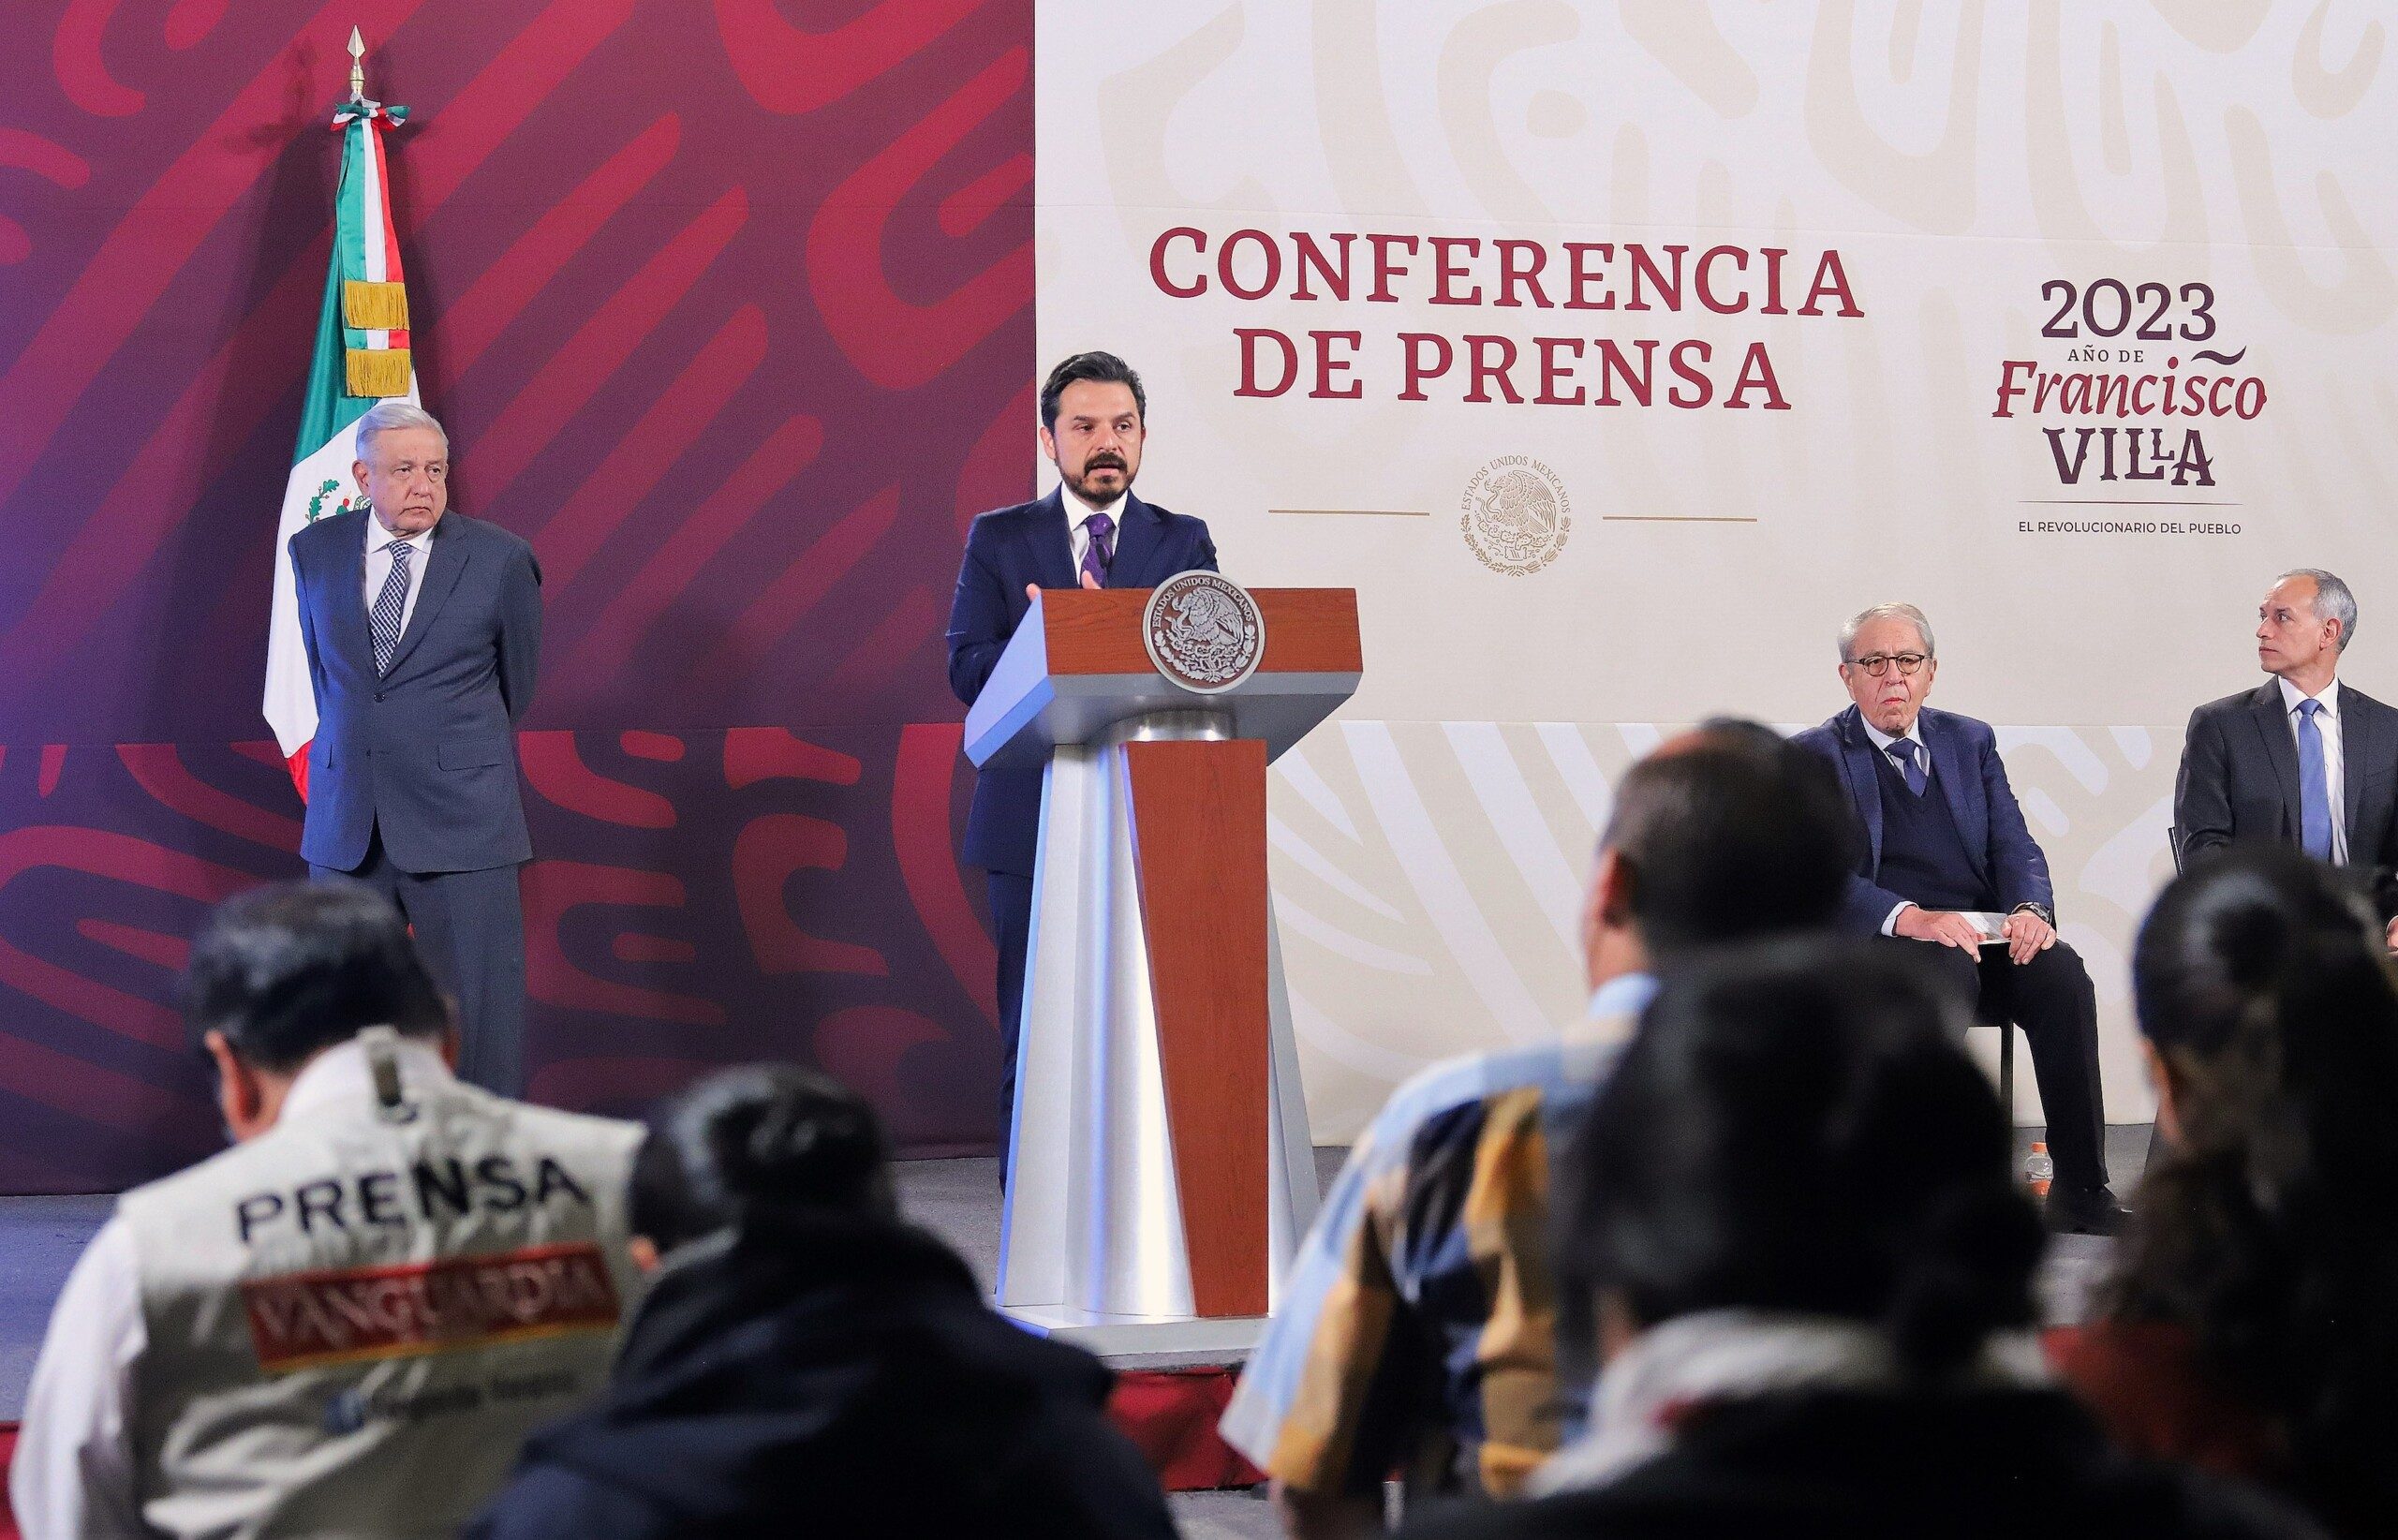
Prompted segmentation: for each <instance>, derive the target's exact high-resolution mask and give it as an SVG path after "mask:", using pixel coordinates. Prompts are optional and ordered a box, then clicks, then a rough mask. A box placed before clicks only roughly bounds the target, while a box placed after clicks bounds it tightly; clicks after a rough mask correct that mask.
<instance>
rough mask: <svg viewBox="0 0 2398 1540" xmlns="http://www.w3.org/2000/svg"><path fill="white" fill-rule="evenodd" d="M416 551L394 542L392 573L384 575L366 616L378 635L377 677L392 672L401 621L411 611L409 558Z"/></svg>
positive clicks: (376, 640) (404, 543)
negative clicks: (372, 607)
mask: <svg viewBox="0 0 2398 1540" xmlns="http://www.w3.org/2000/svg"><path fill="white" fill-rule="evenodd" d="M414 549H415V547H413V546H411V545H409V544H408V542H407V541H406V540H393V541H392V545H391V551H392V570H390V571H389V572H387V573H385V574H384V576H383V588H382V591H381V592H380V593H377V595H376V596H375V608H374V611H373V613H371V614H370V615H368V616H367V620H368V622H369V624H370V626H371V628H372V629H373V630H374V632H375V672H376V673H377V674H378V675H379V674H388V673H390V672H391V668H392V649H393V648H395V647H397V646H398V645H399V644H400V621H401V618H402V617H403V616H405V615H407V611H408V555H409V554H410V552H412V551H413V550H414Z"/></svg>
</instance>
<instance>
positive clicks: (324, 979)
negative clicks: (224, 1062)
mask: <svg viewBox="0 0 2398 1540" xmlns="http://www.w3.org/2000/svg"><path fill="white" fill-rule="evenodd" d="M183 1009H184V1019H185V1023H186V1024H187V1025H188V1027H189V1028H190V1030H191V1032H192V1034H193V1037H194V1038H195V1039H198V1038H200V1036H202V1035H203V1034H205V1033H207V1032H210V1031H216V1032H222V1033H223V1034H224V1035H225V1040H226V1043H227V1044H229V1046H230V1047H231V1048H232V1050H233V1052H234V1053H235V1054H236V1055H237V1056H239V1057H240V1058H241V1059H243V1060H244V1062H246V1063H249V1064H252V1065H255V1066H257V1067H258V1068H259V1069H261V1070H269V1071H274V1072H278V1073H288V1072H289V1071H292V1070H296V1069H298V1068H299V1067H300V1066H301V1065H303V1064H304V1063H306V1062H307V1061H308V1060H309V1059H313V1058H315V1057H316V1056H317V1055H318V1053H319V1052H321V1051H323V1050H324V1049H326V1048H329V1047H332V1046H333V1044H337V1043H344V1042H347V1041H348V1040H349V1039H350V1038H353V1037H355V1036H357V1035H358V1033H359V1031H360V1030H361V1029H363V1028H367V1027H376V1026H388V1027H394V1028H397V1029H399V1030H400V1031H401V1032H402V1033H404V1034H407V1035H408V1036H411V1037H438V1036H440V1034H441V1033H442V1031H443V1030H444V1029H447V1028H448V1026H449V1025H450V1014H449V1010H448V1008H447V1007H446V1006H445V1005H444V1004H443V1002H442V999H441V992H440V991H439V990H438V989H437V988H436V987H435V985H434V982H433V975H432V974H431V973H429V972H428V971H426V970H425V966H424V959H423V958H422V957H421V956H420V955H418V954H417V950H416V944H415V943H414V942H413V941H411V940H409V939H408V928H407V922H406V921H405V920H403V919H401V918H400V913H399V911H398V910H396V909H393V908H392V905H391V904H390V903H388V902H387V901H385V900H384V898H383V897H382V896H380V895H378V894H377V893H376V892H375V891H374V890H373V889H371V888H368V887H365V886H363V885H362V884H360V883H356V882H347V881H324V882H278V883H274V884H273V885H271V886H268V887H262V888H256V889H253V890H251V891H250V892H248V893H245V894H243V895H241V896H238V897H234V898H229V899H227V900H226V901H225V902H224V903H223V904H221V905H219V906H218V907H217V909H216V912H215V914H213V915H211V916H210V917H209V921H208V924H207V925H206V927H205V928H203V929H202V930H201V931H200V935H199V937H198V938H197V939H196V940H194V941H193V942H192V948H191V960H190V962H189V964H188V966H187V967H186V968H185V974H184V987H183Z"/></svg>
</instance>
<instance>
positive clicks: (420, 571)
mask: <svg viewBox="0 0 2398 1540" xmlns="http://www.w3.org/2000/svg"><path fill="white" fill-rule="evenodd" d="M440 531H441V526H440V525H439V523H436V524H435V525H434V526H433V527H432V528H431V529H428V530H426V531H425V532H424V533H423V534H422V535H394V534H392V532H391V531H390V530H388V529H386V528H384V527H383V521H382V520H380V519H378V518H377V517H376V516H375V515H374V514H373V513H371V512H370V513H368V514H367V515H366V591H365V599H366V614H367V615H368V617H369V621H370V625H371V622H372V618H373V616H374V614H375V600H377V598H379V597H380V596H381V594H382V592H383V580H384V579H385V578H387V577H390V576H391V575H392V541H394V540H407V542H408V598H407V603H406V604H404V605H402V606H401V607H400V634H401V635H402V636H406V635H407V633H408V622H409V621H410V620H411V619H413V618H415V616H416V596H417V595H419V594H421V593H422V592H424V564H425V560H426V558H427V557H429V556H431V555H433V537H434V536H435V535H437V534H439V533H440Z"/></svg>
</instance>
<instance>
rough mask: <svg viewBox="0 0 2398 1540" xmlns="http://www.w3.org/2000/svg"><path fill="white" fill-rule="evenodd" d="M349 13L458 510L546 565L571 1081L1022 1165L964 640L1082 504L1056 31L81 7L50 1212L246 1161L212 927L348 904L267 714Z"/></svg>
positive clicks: (550, 896) (38, 1067)
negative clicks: (809, 1093)
mask: <svg viewBox="0 0 2398 1540" xmlns="http://www.w3.org/2000/svg"><path fill="white" fill-rule="evenodd" d="M352 22H356V23H358V24H359V25H360V26H361V27H362V28H363V31H364V33H365V35H366V37H367V38H368V39H369V43H370V48H371V52H370V54H369V58H368V68H369V86H370V89H371V90H372V91H373V92H374V93H375V94H376V95H377V96H382V97H384V98H385V99H387V100H392V101H402V102H406V103H407V104H408V105H409V106H410V107H411V108H413V109H414V110H415V111H416V113H417V114H418V115H417V117H416V118H415V119H414V120H412V122H411V123H410V125H409V126H407V128H405V129H404V130H402V131H401V132H400V134H399V135H398V136H397V137H396V139H395V141H394V143H393V149H392V155H393V166H394V170H393V174H392V187H393V201H394V205H395V208H394V212H395V215H396V216H397V220H398V224H399V228H400V230H401V244H402V247H403V253H404V256H405V259H406V261H407V274H408V285H409V289H410V300H411V304H412V305H413V307H414V314H415V317H416V318H417V322H418V330H417V331H416V333H415V339H416V343H417V347H418V349H419V350H418V353H417V363H418V368H419V371H420V376H421V378H422V383H423V388H424V393H425V398H426V402H427V405H428V406H430V407H432V408H433V409H434V410H435V411H436V412H437V413H438V414H439V415H440V416H441V417H442V418H443V419H444V420H445V422H447V423H448V424H449V426H450V429H451V434H452V436H453V448H454V455H455V460H456V464H457V469H456V477H455V498H456V502H457V505H458V506H460V507H461V508H464V509H466V510H467V511H471V512H473V513H475V514H477V515H480V516H483V517H489V518H492V519H495V520H496V521H498V522H499V523H501V524H504V525H506V526H509V527H510V528H512V529H514V530H516V531H517V532H518V533H520V534H522V535H525V537H527V538H528V539H530V540H532V541H533V542H534V545H535V547H536V548H537V550H538V551H539V552H540V557H541V562H542V565H543V567H544V569H545V570H546V573H547V585H546V589H545V593H546V598H547V604H548V617H549V632H548V638H547V650H546V656H545V657H544V659H543V660H542V677H541V686H540V699H539V700H538V702H537V703H536V704H535V706H534V709H533V714H532V718H531V719H530V721H529V722H528V724H527V726H528V727H529V728H530V729H531V731H529V732H527V733H525V738H524V760H525V772H526V779H527V782H528V789H527V793H526V801H527V807H528V811H529V813H530V815H531V818H532V822H533V839H534V845H535V848H536V850H537V851H539V852H540V859H539V860H537V861H536V863H535V864H534V866H532V867H531V868H530V869H529V871H528V873H527V877H526V884H525V890H526V929H527V940H528V943H529V946H530V950H531V965H532V966H531V989H532V993H533V997H534V1009H533V1014H532V1022H533V1026H532V1042H531V1044H529V1061H530V1063H531V1065H532V1067H533V1088H534V1090H535V1091H536V1093H537V1094H538V1095H540V1096H541V1097H542V1098H544V1099H546V1100H550V1101H554V1102H557V1103H563V1104H566V1105H569V1106H577V1107H598V1108H607V1109H614V1110H631V1109H637V1108H639V1107H640V1106H642V1105H644V1104H645V1103H647V1102H648V1101H649V1100H650V1099H651V1098H653V1097H654V1096H656V1095H657V1094H658V1093H659V1091H661V1090H664V1089H667V1088H672V1087H674V1086H676V1085H679V1084H681V1083H682V1082H683V1081H685V1080H686V1079H688V1078H689V1077H690V1076H691V1075H692V1074H695V1073H697V1072H698V1071H699V1070H701V1069H703V1068H704V1067H706V1066H709V1065H713V1064H718V1063H724V1062H731V1061H737V1060H740V1059H751V1058H761V1057H790V1058H796V1059H808V1060H812V1061H815V1062H818V1063H821V1064H823V1065H825V1066H826V1067H828V1068H830V1069H832V1070H834V1071H836V1072H837V1073H839V1074H843V1075H844V1076H846V1077H848V1078H850V1079H851V1080H852V1081H853V1082H855V1083H857V1084H859V1085H861V1086H863V1087H865V1088H867V1089H868V1090H870V1091H871V1092H872V1094H874V1095H875V1096H876V1098H877V1099H878V1100H879V1101H880V1102H881V1104H882V1105H883V1107H884V1108H885V1109H886V1111H887V1112H888V1113H889V1114H890V1115H891V1117H892V1118H893V1119H894V1121H895V1123H896V1127H897V1131H898V1133H899V1135H900V1137H901V1139H902V1140H903V1142H904V1143H905V1144H906V1145H908V1146H909V1147H910V1148H912V1149H915V1150H918V1151H923V1152H932V1151H936V1150H942V1149H955V1148H972V1147H979V1146H982V1145H984V1144H985V1143H987V1141H988V1140H989V1139H990V1137H991V1135H992V1133H993V1125H994V1109H993V1107H992V1105H991V1101H992V1097H991V1091H990V1088H991V1087H992V1085H993V1083H994V1070H995V1042H996V1039H995V1032H994V1029H993V1026H992V1011H991V999H990V995H991V985H990V960H991V945H990V941H989V940H988V936H987V932H986V928H985V925H984V918H983V916H982V913H981V911H982V900H981V894H980V882H979V879H978V878H977V877H976V876H975V874H973V873H970V872H969V873H964V874H961V873H960V871H959V869H958V867H957V866H956V863H955V855H954V851H955V838H954V837H953V828H954V825H955V823H956V822H957V821H958V819H959V818H960V817H961V816H962V809H963V801H962V793H963V792H964V789H965V783H966V782H967V781H968V779H969V778H970V777H969V774H968V773H967V772H965V771H964V770H963V769H962V767H961V766H960V764H959V762H958V760H957V757H956V744H957V729H956V725H955V723H956V718H957V715H958V711H957V707H956V705H955V703H954V702H953V701H951V699H950V698H949V694H948V691H947V689H946V686H945V684H944V681H943V672H942V648H941V642H940V629H941V623H942V620H943V618H944V615H945V614H946V609H947V602H948V595H949V589H950V585H951V583H952V581H953V578H954V576H955V570H956V553H957V547H958V540H959V535H960V532H961V529H962V527H963V525H964V522H965V521H966V519H968V518H969V517H970V515H971V514H972V513H973V512H975V511H978V510H980V509H983V508H986V507H989V506H991V505H993V504H996V503H999V502H1005V501H1011V500H1014V499H1015V498H1018V497H1021V496H1026V495H1027V487H1028V485H1029V480H1030V475H1029V467H1030V465H1031V446H1030V444H1029V436H1030V431H1031V427H1032V419H1033V404H1032V400H1031V392H1030V388H1029V384H1028V381H1029V379H1030V378H1032V375H1033V373H1034V368H1035V361H1034V360H1033V358H1032V355H1031V349H1032V310H1031V304H1032V254H1031V239H1032V215H1031V209H1030V192H1031V179H1032V158H1031V157H1032V107H1031V50H1030V42H1031V25H1032V23H1031V6H1030V0H988V3H984V4H977V3H975V0H883V3H881V4H869V3H866V0H715V3H714V4H713V6H710V5H707V4H703V3H700V0H642V3H639V4H636V3H633V0H553V3H551V4H548V5H540V4H535V3H530V0H483V3H479V4H473V5H466V4H459V3H455V0H451V3H446V4H428V3H420V0H342V3H341V4H338V5H332V6H325V7H322V8H318V7H316V6H314V5H312V4H307V3H291V0H242V3H241V4H239V5H232V4H229V0H67V3H65V4H64V5H62V6H60V7H57V9H56V13H55V14H54V17H52V18H44V19H35V20H29V19H28V18H27V15H26V13H25V12H24V11H22V10H20V11H19V12H18V14H17V16H16V17H15V18H14V19H12V20H11V22H10V23H9V28H8V30H9V33H10V35H11V37H12V38H14V39H15V40H17V42H18V43H19V45H20V46H16V47H12V48H10V49H8V50H6V51H4V52H0V1191H17V1192H31V1191H74V1190H92V1189H96V1188H108V1187H115V1186H121V1185H123V1184H126V1183H128V1182H131V1181H134V1180H138V1179H140V1178H141V1177H146V1176H148V1175H151V1174H154V1173H156V1172H158V1171H161V1170H163V1169H166V1168H168V1167H170V1166H172V1165H174V1164H177V1163H180V1162H184V1161H185V1160H188V1159H190V1158H192V1157H193V1156H195V1155H197V1154H200V1153H201V1152H203V1151H205V1150H206V1149H208V1148H211V1147H212V1146H213V1145H214V1143H215V1138H216V1135H215V1125H214V1120H213V1116H212V1114H211V1112H210V1110H209V1108H208V1105H207V1103H206V1102H205V1100H204V1095H203V1085H202V1081H201V1078H200V1072H199V1068H198V1065H197V1062H196V1061H195V1059H193V1058H192V1057H191V1055H190V1054H189V1053H188V1051H187V1050H186V1049H185V1046H184V1044H183V1042H182V1036H181V1029H180V1027H179V1025H178V1023H177V1021H176V1020H175V1018H174V1015H173V1014H172V1012H171V1009H170V1004H171V1000H172V982H173V977H174V970H175V969H176V967H177V965H178V963H179V962H180V960H181V957H182V955H183V951H184V944H185V943H184V940H183V938H185V936H187V935H188V934H189V933H190V931H191V929H192V927H193V925H194V924H195V922H196V921H197V920H198V919H199V918H200V915H201V913H202V912H203V911H204V909H205V906H206V905H207V904H208V903H209V902H210V901H212V900H214V899H215V898H217V897H220V896H223V895H225V894H228V893H230V892H232V891H234V890H236V889H238V888H241V887H243V886H244V885H245V884H248V883H252V882H256V881H260V880H262V879H267V878H273V877H284V876H292V875H297V874H298V873H299V872H300V871H301V869H302V868H301V866H300V864H299V862H298V860H297V858H296V857H295V856H294V854H293V853H292V852H293V851H294V850H295V848H296V845H297V841H298V835H299V816H300V806H299V803H298V801H297V799H296V798H295V797H294V796H293V794H292V792H291V791H290V787H289V781H288V779H287V777H285V775H284V772H283V771H282V769H281V768H280V766H279V764H278V763H276V761H275V758H274V751H273V748H272V747H271V745H269V744H267V743H266V741H265V740H266V736H267V734H266V732H265V728H264V724H263V722H262V721H261V720H260V718H259V710H258V701H259V683H260V673H261V669H262V667H263V659H264V655H265V635H266V606H267V596H268V585H269V581H270V571H271V569H270V566H269V562H270V557H271V547H272V543H273V534H274V522H275V515H276V505H277V503H278V501H279V499H280V496H281V493H282V486H283V480H284V474H285V472H286V470H287V469H288V468H289V460H290V453H291V439H292V435H293V432H294V430H295V428H296V426H297V414H298V397H299V384H300V379H301V376H302V373H303V370H304V368H305V367H306V363H307V350H308V346H309V337H310V333H311V329H312V327H313V324H314V321H315V318H316V313H317V306H318V299H319V296H320V294H321V292H322V285H323V281H324V271H325V254H326V244H327V241H328V238H329V233H330V211H331V207H332V192H333V184H332V178H333V171H334V166H335V161H334V155H335V152H336V148H337V145H336V141H335V138H334V136H333V134H332V133H331V132H329V131H328V130H327V129H326V127H325V126H324V125H325V123H326V121H327V117H328V112H329V109H330V107H331V105H332V104H333V100H334V99H335V98H336V97H337V96H339V95H341V94H342V93H343V91H344V89H345V83H344V82H345V81H346V78H347V71H348V59H347V58H346V57H345V56H344V54H343V52H342V43H343V40H344V39H345V38H346V37H348V30H349V27H350V25H351V23H352ZM23 45H31V46H23Z"/></svg>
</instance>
